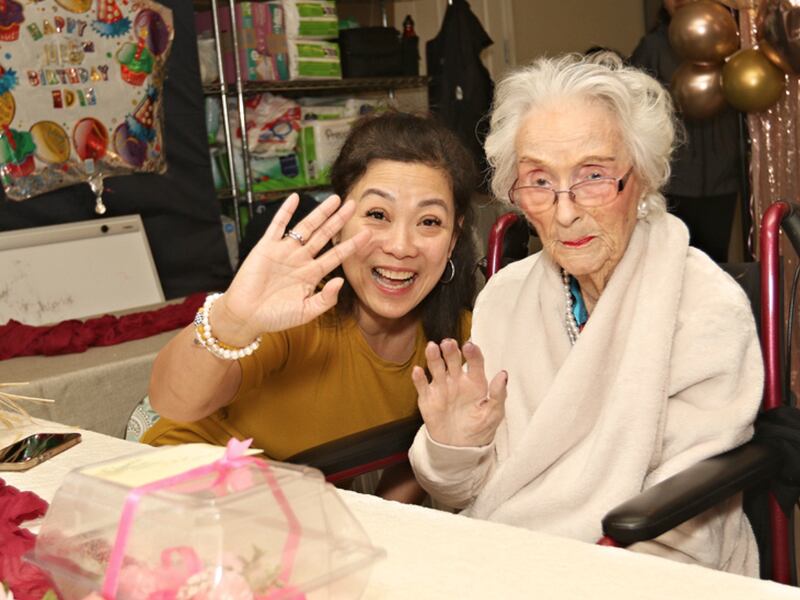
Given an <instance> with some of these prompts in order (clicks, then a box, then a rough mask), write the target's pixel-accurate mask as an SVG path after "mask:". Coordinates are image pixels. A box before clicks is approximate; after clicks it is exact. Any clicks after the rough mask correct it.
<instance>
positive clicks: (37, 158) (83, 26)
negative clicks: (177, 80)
mask: <svg viewBox="0 0 800 600" xmlns="http://www.w3.org/2000/svg"><path fill="white" fill-rule="evenodd" d="M173 36H174V27H173V20H172V11H171V10H169V9H168V8H166V7H164V6H162V5H161V4H158V3H157V2H154V1H153V0H36V1H31V0H0V180H2V184H3V188H4V190H5V193H6V196H7V197H8V198H9V199H11V200H26V199H28V198H32V197H34V196H38V195H40V194H43V193H45V192H48V191H50V190H54V189H57V188H61V187H65V186H69V185H75V184H79V183H87V184H89V186H90V187H91V189H92V190H93V191H94V194H95V198H96V205H95V210H96V212H98V213H99V214H102V213H104V212H105V205H104V204H103V199H102V194H103V188H104V183H103V182H104V179H105V178H107V177H111V176H120V175H129V174H132V173H163V172H164V171H165V170H166V161H165V153H164V143H163V107H162V94H161V91H162V88H163V84H164V77H165V75H166V62H167V58H168V56H169V50H170V47H171V45H172V39H173Z"/></svg>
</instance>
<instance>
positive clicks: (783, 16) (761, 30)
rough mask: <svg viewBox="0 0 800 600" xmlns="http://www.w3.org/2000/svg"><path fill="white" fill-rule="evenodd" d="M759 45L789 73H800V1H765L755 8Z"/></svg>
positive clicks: (774, 61)
mask: <svg viewBox="0 0 800 600" xmlns="http://www.w3.org/2000/svg"><path fill="white" fill-rule="evenodd" d="M756 23H757V26H758V47H759V48H760V49H761V51H762V52H763V53H764V54H765V55H766V56H767V58H769V59H770V60H771V61H772V62H773V63H775V64H776V65H777V66H778V67H780V68H781V69H782V70H783V71H785V72H786V73H790V74H795V75H798V74H800V0H765V1H764V3H763V4H762V5H761V9H760V10H759V11H758V18H757V19H756Z"/></svg>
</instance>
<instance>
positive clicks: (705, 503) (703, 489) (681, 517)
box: [286, 202, 800, 584]
mask: <svg viewBox="0 0 800 600" xmlns="http://www.w3.org/2000/svg"><path fill="white" fill-rule="evenodd" d="M781 230H783V232H784V233H785V234H786V236H787V238H788V239H789V240H790V241H791V243H792V246H793V247H794V249H795V252H796V253H798V254H800V207H796V206H793V205H790V204H788V203H786V202H776V203H775V204H773V205H771V206H770V207H769V208H768V210H767V211H766V212H765V214H764V216H763V219H762V222H761V230H760V249H761V260H760V262H759V263H745V264H743V265H723V268H726V270H727V271H728V272H729V273H731V274H732V276H733V277H734V278H735V279H737V281H739V282H740V283H741V284H742V285H743V287H744V288H745V291H747V293H748V297H749V298H750V300H751V303H752V305H753V308H754V311H755V312H756V317H757V318H756V322H757V324H758V325H759V335H760V339H761V345H762V352H763V356H764V364H765V384H764V397H763V412H762V414H763V413H766V412H768V411H772V410H776V409H778V408H779V407H786V406H788V405H789V404H790V403H789V397H790V396H789V393H788V385H786V383H785V382H784V377H783V374H784V373H785V372H786V371H787V370H788V369H786V368H784V366H783V365H782V364H781V361H782V358H783V356H784V354H785V352H784V348H783V343H784V335H783V334H784V331H783V330H784V327H783V311H782V302H781V298H782V288H781V259H780V254H779V236H780V231H781ZM529 235H530V228H529V226H528V224H527V222H526V221H525V219H524V217H522V216H521V215H520V214H518V213H506V214H504V215H501V216H500V217H499V218H498V219H497V221H496V222H495V224H494V226H493V227H492V229H491V231H490V234H489V243H488V248H487V256H486V258H485V261H484V262H483V264H482V265H479V266H482V267H484V268H485V275H486V279H487V280H488V279H490V278H491V276H492V275H494V273H496V272H497V271H498V270H499V269H500V268H502V267H503V266H505V265H506V264H508V263H509V262H513V261H514V260H519V259H521V258H524V257H525V256H527V254H528V240H529ZM786 339H787V340H788V339H790V336H789V337H786ZM421 424H422V421H421V419H420V418H419V417H418V416H415V417H409V418H407V419H404V420H402V421H396V422H392V423H388V424H386V425H382V426H380V427H377V428H373V429H370V430H368V431H364V432H359V433H356V434H353V435H351V436H348V437H346V438H342V439H340V440H334V441H332V442H329V443H326V444H323V445H321V446H318V447H315V448H312V449H309V450H306V451H304V452H302V453H300V454H297V455H295V456H293V457H290V458H289V459H287V461H286V462H293V463H299V464H306V465H310V466H312V467H315V468H318V469H320V470H321V471H322V472H323V473H324V474H325V476H326V478H327V480H328V481H329V482H331V483H338V482H341V481H344V480H348V479H351V478H353V477H356V476H358V475H361V474H363V473H368V472H370V471H373V470H376V469H380V468H386V467H388V466H391V465H394V464H398V463H400V462H403V461H405V460H407V457H408V448H409V447H410V445H411V443H412V441H413V439H414V436H415V434H416V432H417V430H418V429H419V427H420V425H421ZM784 462H785V459H784V455H783V453H782V452H781V451H780V450H779V449H778V447H777V445H773V444H770V443H768V442H765V441H764V440H762V439H754V440H753V441H750V442H748V443H746V444H744V445H742V446H740V447H738V448H735V449H733V450H731V451H729V452H726V453H725V454H722V455H719V456H715V457H711V458H708V459H706V460H704V461H701V462H699V463H697V464H695V465H694V466H692V467H690V468H688V469H686V470H684V471H683V472H681V473H678V474H677V475H675V476H673V477H671V478H669V479H666V480H665V481H663V482H661V483H659V484H657V485H655V486H653V487H651V488H649V489H647V490H645V491H644V492H642V493H641V494H639V495H638V496H636V497H635V498H632V499H631V500H629V501H627V502H625V503H623V504H622V505H620V506H618V507H616V508H614V509H612V510H611V511H610V512H609V513H608V514H607V515H606V516H605V517H604V518H603V520H602V527H603V533H604V536H603V538H601V539H600V540H599V541H598V544H601V545H607V546H618V547H625V546H629V545H631V544H634V543H636V542H641V541H646V540H651V539H653V538H656V537H658V536H660V535H661V534H663V533H666V532H667V531H669V530H671V529H673V528H675V527H677V526H678V525H680V524H681V523H683V522H685V521H687V520H689V519H691V518H692V517H695V516H697V515H699V514H701V513H702V512H704V511H705V510H707V509H709V508H712V507H713V506H715V505H716V504H718V503H719V502H722V501H723V500H725V499H727V498H729V497H731V496H732V495H734V494H737V493H740V492H744V493H745V498H746V500H745V510H746V512H747V513H748V516H750V517H751V523H752V522H753V518H752V516H751V515H752V511H753V510H757V509H759V508H761V505H764V504H766V509H767V511H768V527H765V528H764V530H758V529H756V531H755V533H756V538H757V541H758V545H759V553H760V556H761V576H762V578H765V579H772V580H774V581H776V582H778V583H784V584H796V576H795V568H794V552H793V539H792V535H791V531H792V520H791V512H790V514H789V515H787V514H785V513H784V511H783V510H782V509H781V507H780V505H779V503H778V501H777V500H776V498H775V495H774V494H773V493H772V491H770V490H771V486H772V484H773V483H774V482H775V480H776V478H778V477H779V476H780V474H781V472H782V468H783V467H784V466H785V465H784ZM754 529H755V528H754Z"/></svg>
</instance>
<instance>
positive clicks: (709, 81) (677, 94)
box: [671, 62, 725, 120]
mask: <svg viewBox="0 0 800 600" xmlns="http://www.w3.org/2000/svg"><path fill="white" fill-rule="evenodd" d="M721 78H722V67H721V65H711V64H700V63H690V62H685V63H682V64H681V65H680V66H679V67H678V69H677V70H676V71H675V74H674V75H673V76H672V85H671V88H672V95H673V97H674V98H675V102H676V103H677V104H678V107H679V108H680V109H681V112H682V113H683V116H684V117H685V118H687V119H689V120H700V119H707V118H709V117H713V116H714V115H715V114H717V113H718V112H719V111H720V110H722V109H723V108H724V107H725V97H724V96H723V95H722V81H721Z"/></svg>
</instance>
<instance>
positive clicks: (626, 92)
mask: <svg viewBox="0 0 800 600" xmlns="http://www.w3.org/2000/svg"><path fill="white" fill-rule="evenodd" d="M575 97H578V98H581V97H582V98H586V99H588V100H589V101H599V102H602V103H603V104H604V105H605V106H606V107H607V108H608V109H609V110H610V112H611V114H612V115H614V116H615V117H616V119H617V121H618V123H619V128H620V133H621V135H622V139H623V143H624V144H625V146H626V148H627V150H628V152H629V153H630V156H631V158H632V160H633V166H634V172H635V173H636V176H637V178H638V179H639V181H640V183H641V185H642V187H643V189H644V197H643V199H642V202H643V204H640V211H639V212H640V215H642V216H643V215H644V214H648V213H649V214H653V213H656V212H663V211H664V210H665V208H666V206H665V205H666V202H665V200H664V196H663V195H662V194H661V192H660V190H661V188H662V187H663V186H664V185H665V184H666V182H667V180H668V179H669V174H670V156H671V154H672V150H673V148H674V145H675V143H676V137H677V136H678V135H681V133H682V131H683V129H682V128H681V126H680V125H679V123H678V121H677V119H676V117H675V111H674V108H673V104H672V99H671V97H670V95H669V93H668V92H667V91H666V90H665V89H664V88H663V87H662V86H661V84H660V83H659V82H658V81H656V80H655V79H653V78H652V77H650V76H649V75H647V74H645V73H644V72H642V71H640V70H638V69H636V68H633V67H628V66H625V65H624V63H623V62H622V60H621V59H620V58H619V57H618V56H617V55H616V54H614V53H612V52H600V53H596V54H593V55H591V56H588V57H587V56H583V55H580V54H568V55H564V56H561V57H557V58H540V59H538V60H536V61H534V62H533V63H531V64H530V65H528V66H526V67H522V68H520V69H518V70H515V71H513V72H512V73H511V74H509V75H508V76H506V77H505V78H504V79H503V80H502V81H501V82H500V83H499V84H498V86H497V90H496V91H495V97H494V107H493V110H492V116H491V130H490V133H489V135H488V136H487V138H486V145H485V148H486V156H487V158H488V160H489V164H490V165H491V166H492V170H493V174H492V184H491V185H492V191H493V192H494V195H495V197H497V198H498V199H500V200H504V201H508V191H509V189H510V188H511V186H512V185H513V183H514V180H515V179H516V173H517V154H516V145H515V140H516V136H517V132H518V131H519V127H520V124H521V123H522V121H523V119H524V118H525V117H526V116H527V114H528V113H529V111H530V110H531V109H534V108H537V107H540V106H544V105H552V104H553V103H556V102H558V101H559V100H562V99H564V98H575Z"/></svg>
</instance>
